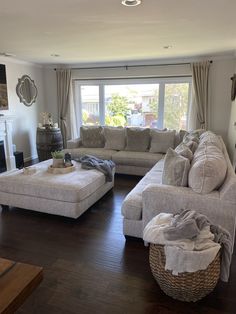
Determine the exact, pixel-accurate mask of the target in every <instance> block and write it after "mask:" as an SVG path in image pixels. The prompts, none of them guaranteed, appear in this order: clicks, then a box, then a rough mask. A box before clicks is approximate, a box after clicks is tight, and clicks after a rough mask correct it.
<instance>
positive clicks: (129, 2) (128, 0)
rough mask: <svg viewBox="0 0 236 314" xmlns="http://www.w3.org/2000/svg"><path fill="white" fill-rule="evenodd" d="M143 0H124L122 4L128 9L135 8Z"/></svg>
mask: <svg viewBox="0 0 236 314" xmlns="http://www.w3.org/2000/svg"><path fill="white" fill-rule="evenodd" d="M141 2H142V1H141V0H123V1H122V2H121V3H122V4H123V5H125V6H127V7H135V6H137V5H139V4H141Z"/></svg>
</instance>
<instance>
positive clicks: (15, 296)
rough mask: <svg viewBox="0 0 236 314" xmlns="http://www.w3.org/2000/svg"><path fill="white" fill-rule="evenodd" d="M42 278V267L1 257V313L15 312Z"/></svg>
mask: <svg viewBox="0 0 236 314" xmlns="http://www.w3.org/2000/svg"><path fill="white" fill-rule="evenodd" d="M42 279H43V269H42V267H38V266H33V265H29V264H23V263H17V262H14V261H10V260H7V259H3V258H0V313H4V314H6V313H14V311H16V310H17V309H18V308H19V307H20V306H21V304H22V303H23V302H24V301H25V299H26V298H27V297H28V296H29V295H30V294H31V293H32V291H33V290H34V289H35V288H36V287H37V286H38V285H39V283H40V282H41V280H42Z"/></svg>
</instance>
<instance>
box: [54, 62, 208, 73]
mask: <svg viewBox="0 0 236 314" xmlns="http://www.w3.org/2000/svg"><path fill="white" fill-rule="evenodd" d="M210 63H213V61H212V60H210ZM190 64H191V63H190V62H182V63H163V64H142V65H141V64H137V65H114V66H104V67H85V68H70V70H96V69H118V68H124V69H126V70H128V68H139V67H154V66H170V65H171V66H173V65H190ZM54 70H55V71H56V70H57V69H56V68H55V69H54Z"/></svg>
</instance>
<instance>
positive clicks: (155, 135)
mask: <svg viewBox="0 0 236 314" xmlns="http://www.w3.org/2000/svg"><path fill="white" fill-rule="evenodd" d="M174 145H175V131H174V130H173V131H164V132H162V131H156V130H151V147H150V150H149V151H150V153H166V152H167V150H168V148H169V147H171V148H174Z"/></svg>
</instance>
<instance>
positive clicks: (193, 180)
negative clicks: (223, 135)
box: [188, 143, 227, 194]
mask: <svg viewBox="0 0 236 314" xmlns="http://www.w3.org/2000/svg"><path fill="white" fill-rule="evenodd" d="M226 172H227V163H226V160H225V157H224V154H223V152H222V150H221V149H219V147H217V146H213V145H211V144H208V143H201V145H199V146H198V149H197V150H196V152H195V154H194V157H193V161H192V164H191V169H190V171H189V178H188V182H189V186H190V187H191V188H192V189H193V190H194V191H195V192H196V193H201V194H208V193H210V192H212V191H213V190H216V189H218V188H219V187H220V186H221V185H222V184H223V182H224V180H225V176H226Z"/></svg>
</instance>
